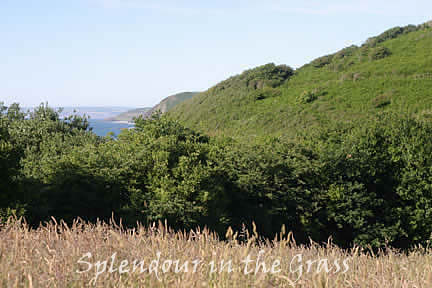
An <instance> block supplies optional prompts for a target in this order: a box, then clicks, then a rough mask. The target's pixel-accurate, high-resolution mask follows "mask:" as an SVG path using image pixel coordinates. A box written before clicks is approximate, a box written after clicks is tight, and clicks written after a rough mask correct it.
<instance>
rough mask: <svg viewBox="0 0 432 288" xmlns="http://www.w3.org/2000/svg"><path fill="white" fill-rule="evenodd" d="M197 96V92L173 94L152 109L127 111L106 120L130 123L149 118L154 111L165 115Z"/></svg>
mask: <svg viewBox="0 0 432 288" xmlns="http://www.w3.org/2000/svg"><path fill="white" fill-rule="evenodd" d="M196 94H198V92H183V93H178V94H174V95H171V96H168V97H166V98H165V99H163V100H162V101H161V102H159V104H157V105H156V106H154V107H146V108H138V109H134V110H130V111H127V112H125V113H121V114H120V115H118V116H116V117H113V118H110V119H108V120H111V121H132V120H133V118H135V117H139V116H143V117H149V116H150V115H152V114H153V113H154V112H156V111H160V112H162V113H166V112H168V111H170V110H171V109H172V108H174V107H175V106H176V105H178V104H180V103H182V102H183V101H186V100H188V99H190V98H192V97H193V96H195V95H196Z"/></svg>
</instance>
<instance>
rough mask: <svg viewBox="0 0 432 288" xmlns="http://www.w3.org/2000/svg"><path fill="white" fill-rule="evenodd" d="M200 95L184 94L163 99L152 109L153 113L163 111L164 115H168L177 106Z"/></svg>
mask: <svg viewBox="0 0 432 288" xmlns="http://www.w3.org/2000/svg"><path fill="white" fill-rule="evenodd" d="M196 94H198V92H183V93H178V94H175V95H172V96H169V97H166V98H165V99H163V100H162V101H161V102H160V103H159V104H157V105H156V106H154V107H153V108H152V112H155V111H158V110H159V111H161V112H162V113H166V112H168V111H170V110H171V109H173V108H174V107H175V106H176V105H178V104H180V103H182V102H184V101H186V100H188V99H190V98H192V97H193V96H195V95H196Z"/></svg>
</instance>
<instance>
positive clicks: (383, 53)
mask: <svg viewBox="0 0 432 288" xmlns="http://www.w3.org/2000/svg"><path fill="white" fill-rule="evenodd" d="M390 55H391V51H390V50H389V49H388V48H387V47H376V48H374V49H372V50H371V51H370V53H369V59H370V60H371V61H374V60H379V59H383V58H386V57H388V56H390Z"/></svg>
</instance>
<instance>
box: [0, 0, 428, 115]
mask: <svg viewBox="0 0 432 288" xmlns="http://www.w3.org/2000/svg"><path fill="white" fill-rule="evenodd" d="M431 12H432V1H431V0H424V1H415V0H412V1H398V0H393V1H387V0H385V1H378V0H373V1H372V0H361V1H360V0H356V1H349V0H330V1H322V0H321V1H312V0H310V1H288V0H259V1H258V0H217V1H210V0H201V1H187V0H0V102H1V101H3V102H5V103H6V104H10V103H12V102H19V103H21V105H22V106H33V105H37V104H39V103H41V102H45V101H48V103H49V104H50V105H52V106H136V107H144V106H152V105H154V104H156V103H157V102H159V101H160V100H161V99H162V98H164V97H166V96H169V95H171V94H174V93H177V92H182V91H201V90H206V89H207V88H209V87H211V86H213V85H215V84H216V83H218V82H219V81H221V80H224V79H225V78H227V77H229V76H232V75H235V74H238V73H240V72H242V71H243V70H245V69H248V68H252V67H255V66H258V65H262V64H266V63H269V62H274V63H276V64H288V65H290V66H292V67H294V68H295V67H299V66H301V65H302V64H305V63H307V62H309V61H311V60H313V59H314V58H316V57H319V56H322V55H324V54H327V53H331V52H335V51H337V50H339V49H341V48H343V47H345V46H349V45H351V44H361V43H362V42H363V41H364V40H366V38H368V37H370V36H374V35H377V34H379V33H381V32H383V31H384V30H386V29H388V28H391V27H394V26H402V25H407V24H420V23H423V22H426V21H428V20H432V13H431Z"/></svg>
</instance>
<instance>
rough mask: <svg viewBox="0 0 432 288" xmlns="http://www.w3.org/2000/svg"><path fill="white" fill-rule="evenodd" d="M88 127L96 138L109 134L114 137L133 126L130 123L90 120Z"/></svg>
mask: <svg viewBox="0 0 432 288" xmlns="http://www.w3.org/2000/svg"><path fill="white" fill-rule="evenodd" d="M89 122H90V127H91V128H93V130H92V131H93V132H94V133H95V134H96V135H98V136H106V135H107V134H108V133H109V132H113V133H114V135H116V136H117V135H118V134H120V132H121V130H122V129H129V128H133V127H134V125H133V124H130V123H123V122H115V121H106V120H102V119H90V120H89Z"/></svg>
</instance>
